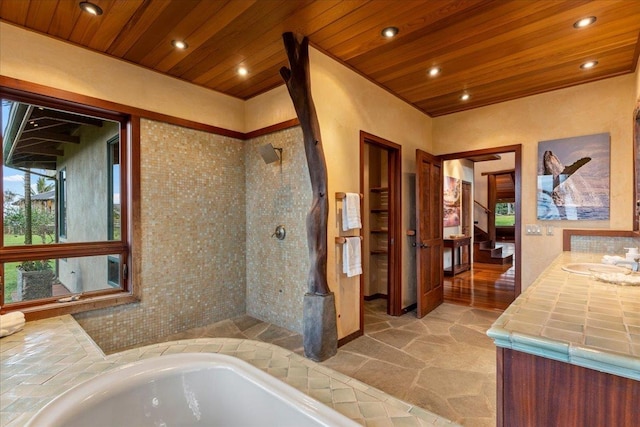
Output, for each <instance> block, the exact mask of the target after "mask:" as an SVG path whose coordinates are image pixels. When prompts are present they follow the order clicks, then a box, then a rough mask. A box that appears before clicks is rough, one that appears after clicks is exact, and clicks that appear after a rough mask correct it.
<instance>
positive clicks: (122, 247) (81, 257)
mask: <svg viewBox="0 0 640 427" xmlns="http://www.w3.org/2000/svg"><path fill="white" fill-rule="evenodd" d="M0 90H2V91H1V92H0V94H2V112H1V116H2V136H3V138H2V145H3V146H2V154H3V155H2V178H3V183H4V185H3V190H4V203H3V209H2V218H3V226H4V233H3V237H2V245H1V246H0V268H1V269H2V271H1V272H2V279H3V280H2V292H1V294H0V295H1V296H2V298H1V301H0V302H1V303H2V306H3V308H7V309H12V308H16V309H21V310H25V309H26V310H38V309H41V308H42V307H46V306H47V304H51V303H54V302H55V301H57V300H59V299H60V298H64V297H68V296H71V295H78V296H81V299H83V300H89V299H91V298H92V297H104V296H109V295H112V294H113V295H114V296H118V295H120V294H122V293H126V294H127V295H129V296H130V292H129V291H130V288H129V287H130V285H129V281H128V277H127V274H126V273H127V265H128V264H129V263H130V257H131V255H130V249H129V248H130V245H131V242H129V241H128V238H127V235H128V233H127V230H128V229H129V227H130V225H129V224H128V223H127V222H126V221H125V219H126V218H128V215H127V204H126V194H127V183H128V182H129V179H130V178H129V176H128V173H129V171H128V170H127V168H125V167H124V164H123V162H122V159H124V158H126V155H127V150H128V148H129V147H128V144H127V142H128V141H127V132H128V129H129V128H130V124H129V118H128V117H127V116H125V115H123V114H119V113H117V112H113V111H106V110H103V109H98V108H96V107H93V106H83V105H78V104H75V103H70V102H65V101H58V100H53V99H49V98H46V97H44V96H41V95H36V94H29V93H24V92H18V91H13V90H7V89H6V88H0ZM120 298H121V299H122V297H120ZM56 307H58V308H59V305H56ZM74 311H78V310H74Z"/></svg>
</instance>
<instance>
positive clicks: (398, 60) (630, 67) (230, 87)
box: [0, 0, 640, 117]
mask: <svg viewBox="0 0 640 427" xmlns="http://www.w3.org/2000/svg"><path fill="white" fill-rule="evenodd" d="M92 1H93V3H95V4H97V5H98V6H100V8H102V9H103V11H104V13H103V14H102V15H100V16H92V15H90V14H88V13H86V12H83V11H82V10H81V9H80V8H79V7H78V3H79V0H2V1H1V2H0V18H1V19H2V20H4V21H5V22H9V23H12V24H15V25H19V26H21V27H25V28H29V29H32V30H34V31H37V32H40V33H44V34H48V35H50V36H52V37H55V38H58V39H62V40H66V41H69V42H71V43H74V44H76V45H80V46H85V47H87V48H89V49H92V50H94V51H98V52H102V53H105V54H107V55H111V56H114V57H117V58H121V59H123V60H125V61H128V62H131V63H134V64H139V65H141V66H143V67H146V68H149V69H152V70H156V71H158V72H160V73H165V74H167V75H170V76H174V77H176V78H179V79H182V80H186V81H188V82H192V83H194V84H197V85H201V86H204V87H207V88H210V89H213V90H216V91H219V92H223V93H226V94H228V95H231V96H234V97H239V98H242V99H248V98H251V97H254V96H256V95H258V94H260V93H263V92H265V91H268V90H270V89H272V88H274V87H276V86H279V85H281V84H282V81H281V79H280V76H279V72H278V70H279V69H280V67H282V66H284V65H286V64H287V61H286V55H285V52H284V48H283V44H282V39H281V34H282V33H283V32H285V31H294V32H297V33H300V34H304V35H307V36H308V37H309V39H310V41H311V43H312V45H313V46H314V47H316V48H318V49H319V50H321V51H323V52H325V53H327V54H329V55H330V56H332V57H334V58H336V59H338V60H340V61H342V62H343V63H345V64H347V65H348V66H349V67H351V68H352V69H354V70H356V71H358V72H359V73H361V74H362V75H364V76H366V77H368V78H369V79H371V80H372V81H374V82H376V83H377V84H378V85H380V86H382V87H384V88H386V89H387V90H389V91H390V92H392V93H394V94H396V95H397V96H398V97H400V98H402V99H404V100H406V101H407V102H409V103H411V104H413V105H414V106H415V107H416V108H418V109H420V110H422V111H423V112H425V113H427V114H429V115H430V116H432V117H433V116H440V115H444V114H450V113H453V112H457V111H462V110H467V109H471V108H476V107H480V106H484V105H489V104H493V103H497V102H502V101H505V100H510V99H515V98H519V97H524V96H528V95H532V94H536V93H541V92H546V91H550V90H555V89H559V88H563V87H568V86H572V85H577V84H582V83H586V82H590V81H595V80H599V79H603V78H608V77H613V76H617V75H621V74H625V73H631V72H634V70H635V64H636V62H637V58H638V54H639V51H640V44H639V40H638V36H639V34H640V1H638V0H595V1H586V0H569V1H561V0H428V1H427V0H344V1H338V0H315V1H314V0H126V1H124V0H92ZM587 16H595V17H597V21H596V22H595V24H593V25H591V26H589V27H587V28H581V29H576V28H574V27H573V24H574V22H576V21H577V20H579V19H581V18H584V17H587ZM387 26H395V27H397V28H398V29H399V30H400V32H399V34H398V35H397V36H396V37H395V38H392V39H387V38H385V37H383V36H382V35H381V30H382V29H383V28H385V27H387ZM172 40H184V41H185V42H186V43H187V44H188V48H187V49H186V50H177V49H175V48H174V47H173V46H172V44H171V42H172ZM588 60H596V61H598V64H597V66H596V67H594V68H592V69H589V70H581V69H580V65H581V64H582V63H584V62H586V61H588ZM240 66H243V67H246V68H247V70H248V75H246V76H244V77H243V76H240V75H238V73H237V70H238V67H240ZM434 66H436V67H440V69H441V73H440V74H439V75H437V76H435V77H430V76H429V73H428V70H429V69H430V68H431V67H434ZM463 92H467V93H468V94H469V95H470V99H469V100H467V101H465V102H463V101H461V100H460V96H461V94H462V93H463Z"/></svg>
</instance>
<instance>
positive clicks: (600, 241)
mask: <svg viewBox="0 0 640 427" xmlns="http://www.w3.org/2000/svg"><path fill="white" fill-rule="evenodd" d="M637 247H640V239H638V238H635V237H606V236H571V251H572V252H593V253H603V254H607V255H620V256H624V254H625V252H626V250H625V249H624V248H637Z"/></svg>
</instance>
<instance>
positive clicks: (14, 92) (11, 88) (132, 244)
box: [0, 78, 141, 320]
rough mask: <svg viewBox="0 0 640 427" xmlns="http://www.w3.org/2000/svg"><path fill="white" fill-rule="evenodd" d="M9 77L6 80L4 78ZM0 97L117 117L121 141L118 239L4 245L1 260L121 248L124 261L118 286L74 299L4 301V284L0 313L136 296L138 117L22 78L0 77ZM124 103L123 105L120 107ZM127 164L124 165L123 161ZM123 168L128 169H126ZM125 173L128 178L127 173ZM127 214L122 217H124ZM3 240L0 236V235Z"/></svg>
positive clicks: (48, 313) (74, 307) (45, 312)
mask: <svg viewBox="0 0 640 427" xmlns="http://www.w3.org/2000/svg"><path fill="white" fill-rule="evenodd" d="M7 83H9V84H7ZM0 98H8V99H12V100H15V101H21V102H28V103H32V104H38V105H43V106H48V107H55V108H59V109H64V110H67V111H71V112H75V113H80V114H94V115H96V116H99V117H101V118H103V119H107V120H113V121H117V122H119V123H120V136H121V140H122V142H121V144H123V147H125V149H124V150H122V152H121V159H120V162H121V174H123V175H122V177H121V183H123V184H122V188H121V200H122V201H124V202H125V203H123V204H122V205H123V206H122V224H121V233H122V236H123V240H122V241H105V242H83V243H55V244H48V245H32V246H16V247H9V248H6V247H4V246H3V247H2V249H1V253H0V263H2V264H4V263H6V262H12V261H23V260H30V259H33V260H35V259H42V258H58V259H59V258H65V257H74V256H97V255H111V254H119V255H123V254H125V255H126V257H125V263H126V264H127V266H128V274H127V277H126V278H124V280H123V287H122V289H118V290H110V289H105V290H103V291H95V292H91V293H89V294H87V295H84V296H83V297H82V298H81V299H79V300H77V301H71V302H65V303H59V302H57V301H56V300H57V298H55V297H53V298H47V299H42V300H37V301H28V302H27V301H25V302H18V303H10V304H4V285H3V286H1V287H0V302H1V303H2V306H1V307H0V313H1V314H4V313H7V312H11V311H17V310H20V311H22V312H24V314H25V317H26V319H27V320H36V319H42V318H47V317H53V316H59V315H63V314H74V313H79V312H83V311H89V310H96V309H101V308H107V307H113V306H117V305H121V304H130V303H135V302H139V301H140V291H139V289H138V281H139V277H140V275H139V273H140V271H141V266H140V259H139V257H137V256H136V253H138V251H137V248H138V247H139V239H140V236H141V232H140V229H139V228H140V225H139V224H140V221H139V219H140V184H139V183H140V117H139V116H136V115H134V114H131V111H128V110H129V109H128V108H126V107H125V106H119V105H118V104H114V103H111V102H107V101H101V100H98V99H95V98H91V97H85V96H81V95H77V94H73V93H70V92H65V91H61V90H59V89H53V88H48V87H45V86H41V85H34V84H29V83H25V82H20V81H18V80H13V79H4V78H3V79H2V81H0ZM119 107H122V108H119ZM125 165H126V166H125ZM125 174H126V175H125ZM127 175H128V178H127V179H122V178H125V177H126V176H127ZM125 218H126V221H125ZM0 240H2V237H0Z"/></svg>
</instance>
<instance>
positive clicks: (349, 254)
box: [342, 237, 362, 277]
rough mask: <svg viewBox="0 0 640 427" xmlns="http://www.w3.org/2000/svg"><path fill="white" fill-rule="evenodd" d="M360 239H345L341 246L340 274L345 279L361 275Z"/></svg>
mask: <svg viewBox="0 0 640 427" xmlns="http://www.w3.org/2000/svg"><path fill="white" fill-rule="evenodd" d="M360 242H361V240H360V237H346V238H345V242H344V244H343V245H342V272H343V273H345V274H346V275H347V277H353V276H357V275H359V274H362V251H361V249H360Z"/></svg>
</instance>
